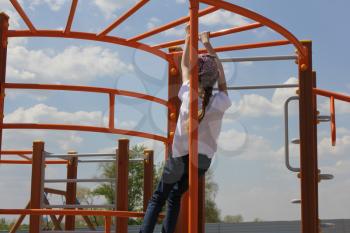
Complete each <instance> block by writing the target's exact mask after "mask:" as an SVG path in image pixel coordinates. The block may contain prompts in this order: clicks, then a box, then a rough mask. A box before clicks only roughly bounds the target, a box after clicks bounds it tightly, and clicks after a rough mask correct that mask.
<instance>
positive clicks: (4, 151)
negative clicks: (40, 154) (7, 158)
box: [1, 150, 33, 155]
mask: <svg viewBox="0 0 350 233" xmlns="http://www.w3.org/2000/svg"><path fill="white" fill-rule="evenodd" d="M32 153H33V151H31V150H3V151H1V154H2V155H18V154H24V155H29V154H30V155H31V154H32Z"/></svg>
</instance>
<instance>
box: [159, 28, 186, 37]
mask: <svg viewBox="0 0 350 233" xmlns="http://www.w3.org/2000/svg"><path fill="white" fill-rule="evenodd" d="M161 34H162V35H164V36H169V37H170V36H176V37H184V36H185V27H184V26H181V27H178V28H171V29H169V30H166V31H164V32H162V33H161Z"/></svg>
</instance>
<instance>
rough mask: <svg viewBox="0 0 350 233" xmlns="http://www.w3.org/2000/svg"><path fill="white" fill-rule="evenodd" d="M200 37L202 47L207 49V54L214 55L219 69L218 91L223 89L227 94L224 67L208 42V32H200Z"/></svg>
mask: <svg viewBox="0 0 350 233" xmlns="http://www.w3.org/2000/svg"><path fill="white" fill-rule="evenodd" d="M200 39H201V42H202V44H203V45H204V47H205V48H206V49H207V51H208V53H209V55H211V56H214V57H215V61H216V64H217V66H218V69H219V80H218V87H219V91H223V92H224V93H225V94H226V95H228V93H227V84H226V79H225V72H224V67H223V66H222V63H221V62H220V60H219V57H218V56H217V54H216V52H215V50H214V48H213V46H212V45H211V44H210V41H209V32H202V33H201V34H200Z"/></svg>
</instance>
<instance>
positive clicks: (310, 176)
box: [0, 0, 350, 233]
mask: <svg viewBox="0 0 350 233" xmlns="http://www.w3.org/2000/svg"><path fill="white" fill-rule="evenodd" d="M10 2H11V3H12V5H13V7H14V8H15V9H16V11H17V12H18V14H19V15H20V16H21V18H22V19H23V21H24V22H25V24H26V25H27V27H28V29H24V30H11V29H10V30H8V16H6V15H5V14H3V13H2V14H1V15H0V16H1V18H0V20H1V21H0V23H1V25H0V33H1V34H0V38H1V46H0V53H1V54H0V55H1V59H2V60H1V61H0V87H1V88H0V91H1V96H0V97H1V102H0V113H1V114H2V113H3V107H4V91H5V89H36V90H61V91H84V92H94V93H103V94H108V95H109V105H110V109H109V123H108V127H107V128H105V127H92V126H81V125H62V124H23V123H12V124H8V123H5V124H4V123H3V122H2V120H1V122H0V123H1V129H0V130H1V131H0V137H1V136H2V131H3V129H51V130H80V131H89V132H102V133H112V134H124V135H129V136H138V137H144V138H149V139H154V140H158V141H162V142H164V143H165V145H166V150H165V151H166V154H168V152H169V146H170V144H171V141H172V136H173V135H174V128H175V127H174V126H175V124H176V116H177V113H178V108H179V104H178V101H177V100H176V99H175V96H176V93H175V92H176V91H175V89H176V88H178V86H179V85H178V82H179V81H178V80H177V81H173V80H171V78H179V77H180V72H179V71H180V68H179V67H178V62H176V61H178V60H179V56H180V55H181V51H179V50H177V49H172V48H170V47H172V46H178V45H181V44H183V43H184V40H176V41H170V42H164V43H161V44H158V45H153V46H151V45H148V44H145V43H142V42H140V41H141V40H144V39H146V38H149V37H151V36H154V35H158V34H159V33H161V32H163V31H165V30H168V29H171V28H173V27H176V26H179V25H182V24H185V23H189V24H190V26H191V32H190V43H191V51H190V61H191V64H193V66H192V67H193V69H192V71H191V80H190V86H191V89H190V99H191V104H190V135H189V136H190V137H189V154H190V161H191V163H190V169H189V176H190V178H189V205H188V206H189V214H188V222H189V224H188V232H190V233H197V232H198V231H199V230H200V231H201V232H202V231H203V229H200V228H202V227H199V226H198V223H200V222H201V223H202V222H203V221H204V220H203V216H199V211H198V207H199V204H198V195H199V191H198V186H199V185H198V184H199V180H198V174H197V172H196V167H197V166H196V164H197V163H198V160H197V155H198V145H197V139H198V116H197V112H198V105H197V99H198V78H197V77H198V67H197V56H198V54H200V53H205V52H206V51H205V50H203V49H199V48H198V21H199V18H200V17H203V16H205V15H208V14H210V13H213V12H215V11H217V10H220V9H222V10H226V11H229V12H232V13H236V14H239V15H242V16H244V17H247V18H249V19H251V20H253V21H254V23H252V24H248V25H245V26H241V27H234V28H228V29H225V30H221V31H217V32H212V33H210V37H212V38H215V37H220V36H227V35H230V34H233V33H238V32H243V31H248V30H252V29H257V28H261V27H265V26H266V27H269V28H270V29H272V30H273V31H275V32H276V33H278V34H280V35H281V36H282V37H284V38H285V40H279V41H266V42H258V43H250V44H239V45H225V46H221V47H217V48H215V50H216V51H217V52H224V51H233V50H244V49H257V48H265V47H273V46H284V45H293V46H294V47H295V48H296V50H297V53H298V56H299V59H298V66H299V75H300V78H299V79H300V81H301V82H300V111H301V113H300V116H301V119H300V122H301V126H300V134H301V138H300V139H301V158H302V159H301V188H302V232H303V233H306V232H307V233H317V232H318V207H317V206H318V203H317V201H311V200H317V193H318V186H317V184H316V180H317V176H318V174H316V172H315V171H317V143H316V142H317V140H316V139H317V133H315V132H317V131H316V130H315V129H316V128H315V127H316V115H315V113H314V112H313V111H312V114H310V115H308V110H310V109H314V108H315V109H316V101H315V95H316V94H317V95H324V96H327V97H329V98H330V99H331V113H332V141H333V143H335V107H334V99H340V100H345V101H348V102H349V101H350V97H347V96H343V95H340V94H337V93H330V92H327V91H323V90H319V89H316V88H315V83H316V82H314V81H315V80H312V79H313V73H312V59H311V56H312V53H311V43H305V42H304V43H303V42H301V41H299V40H298V39H297V38H296V37H295V36H294V35H293V34H292V33H290V32H289V31H288V30H287V29H286V28H284V27H282V26H281V25H279V24H277V23H276V22H274V21H272V20H270V19H268V18H266V17H264V16H262V15H260V14H258V13H256V12H253V11H251V10H248V9H245V8H243V7H240V6H238V5H235V4H232V3H229V2H226V1H223V0H189V2H190V9H189V16H186V17H182V18H180V19H177V20H175V21H173V22H170V23H168V24H165V25H162V26H159V27H157V28H155V29H152V30H150V31H148V32H145V33H142V34H139V35H135V36H133V37H131V38H121V37H117V36H111V35H109V33H110V32H111V31H113V30H114V29H116V28H117V27H118V26H119V25H121V24H122V23H123V22H125V20H126V19H128V18H129V17H131V16H132V15H133V14H134V13H135V12H137V11H138V10H139V9H141V8H142V7H143V6H144V5H146V4H147V3H148V2H149V0H140V1H138V2H137V3H136V4H135V5H134V6H133V7H131V8H130V9H128V10H127V11H126V12H125V13H124V14H122V15H121V16H120V17H118V18H117V19H116V20H114V21H113V22H112V23H111V24H110V25H108V26H107V27H106V28H104V29H103V30H102V31H101V32H98V33H87V32H78V31H74V30H72V25H73V22H74V17H75V12H76V9H77V7H78V0H72V4H71V8H70V12H69V16H68V19H67V23H66V27H65V28H64V30H42V29H37V28H36V27H35V25H34V24H33V23H32V22H31V20H30V18H29V17H28V16H27V14H26V12H25V11H24V10H23V8H22V6H21V4H20V3H19V2H18V1H17V0H10ZM200 3H204V4H207V5H209V6H208V7H207V8H205V9H203V10H199V4H200ZM10 37H57V38H71V39H84V40H93V41H99V42H106V43H112V44H117V45H122V46H127V47H130V48H135V49H139V50H143V51H145V52H149V53H151V54H153V55H155V56H158V57H160V58H162V59H164V60H165V61H167V62H168V63H169V83H168V85H169V87H168V88H169V100H162V99H159V98H156V97H153V96H149V95H146V94H140V93H134V92H129V91H123V90H115V89H108V88H97V87H84V86H68V85H39V84H15V83H6V82H5V73H6V72H5V71H6V53H7V50H6V48H7V40H8V38H10ZM168 48H170V49H169V52H166V51H165V50H164V49H168ZM116 95H123V96H129V97H133V98H140V99H143V100H148V101H153V102H156V103H159V104H162V105H164V106H166V107H167V108H168V134H167V136H166V137H164V136H160V135H154V134H149V133H145V132H138V131H130V130H122V129H116V128H115V122H114V112H115V106H114V105H115V96H116ZM1 141H2V140H1V138H0V151H1ZM310 145H311V146H310ZM28 153H29V152H28V151H1V154H7V155H15V154H17V155H19V156H20V157H22V158H24V159H25V161H14V160H1V163H23V164H31V163H32V161H31V160H30V158H28V157H26V156H25V154H28ZM30 153H31V152H30ZM47 163H53V164H55V163H61V161H47ZM33 165H34V164H33ZM36 166H38V165H37V164H36ZM310 168H312V169H310ZM121 172H122V171H121ZM123 175H124V176H125V174H124V173H123ZM121 192H123V195H125V190H122V191H121ZM148 193H149V192H148ZM148 195H149V194H148ZM124 207H125V206H123V207H122V208H124ZM0 214H29V215H43V214H50V215H53V214H60V215H62V214H63V215H100V216H105V227H106V228H105V232H110V224H111V217H112V216H119V217H125V218H126V217H142V214H140V213H133V212H128V211H83V210H41V209H39V210H38V209H29V210H0ZM35 221H37V220H35ZM123 223H125V222H123ZM123 229H124V228H123ZM124 230H125V229H124ZM184 231H185V230H184V227H182V232H184ZM122 233H124V232H122Z"/></svg>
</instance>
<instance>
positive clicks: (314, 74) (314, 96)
mask: <svg viewBox="0 0 350 233" xmlns="http://www.w3.org/2000/svg"><path fill="white" fill-rule="evenodd" d="M312 87H313V88H317V74H316V72H315V71H314V72H312ZM313 105H314V106H313V109H314V112H315V113H316V119H317V115H318V114H317V112H318V110H317V95H314V94H313ZM314 137H315V143H316V145H315V146H314V148H315V160H316V161H315V163H314V166H315V170H316V171H317V189H316V213H317V215H318V210H319V208H318V183H319V181H318V176H319V173H318V150H317V124H315V125H314ZM317 227H318V231H319V232H321V230H320V227H321V226H320V220H319V218H318V216H317Z"/></svg>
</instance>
